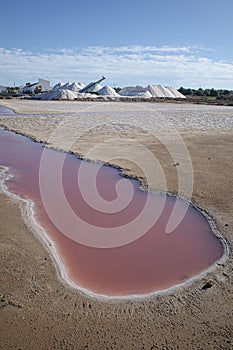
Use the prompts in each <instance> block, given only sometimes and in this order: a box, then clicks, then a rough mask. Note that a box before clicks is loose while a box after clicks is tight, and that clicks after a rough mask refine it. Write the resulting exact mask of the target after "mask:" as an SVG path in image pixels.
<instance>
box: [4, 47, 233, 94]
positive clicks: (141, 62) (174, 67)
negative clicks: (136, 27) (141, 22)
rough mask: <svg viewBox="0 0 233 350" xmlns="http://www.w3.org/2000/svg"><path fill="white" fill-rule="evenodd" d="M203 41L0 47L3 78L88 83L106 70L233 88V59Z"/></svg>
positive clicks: (136, 78) (131, 81)
mask: <svg viewBox="0 0 233 350" xmlns="http://www.w3.org/2000/svg"><path fill="white" fill-rule="evenodd" d="M206 52H208V56H209V55H210V54H211V50H210V49H207V48H203V47H199V46H187V47H185V46H182V47H176V46H162V47H156V46H138V45H132V46H122V47H104V46H92V47H87V48H84V49H77V48H74V49H60V50H57V51H55V50H46V51H44V52H31V51H24V50H22V49H16V48H12V49H5V48H0V84H1V85H11V84H13V82H16V84H18V85H19V84H25V83H26V82H27V81H30V82H34V81H36V80H37V79H38V77H41V78H47V79H49V80H50V81H51V83H52V84H54V83H56V82H58V81H64V82H66V81H83V82H84V83H87V82H89V81H93V80H95V79H97V78H99V77H100V76H101V75H106V77H107V83H108V84H109V85H113V84H116V85H119V86H126V85H136V84H141V85H147V84H149V83H155V84H156V83H158V84H163V85H172V86H174V87H179V86H181V85H182V86H186V87H200V86H202V87H216V88H229V89H233V63H231V62H223V61H216V60H214V59H211V58H208V57H206V56H205V53H206Z"/></svg>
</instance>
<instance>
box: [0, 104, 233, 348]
mask: <svg viewBox="0 0 233 350" xmlns="http://www.w3.org/2000/svg"><path fill="white" fill-rule="evenodd" d="M1 104H2V105H4V106H6V107H11V108H13V109H14V110H15V111H16V112H18V113H24V115H21V116H17V115H15V116H10V117H4V116H2V117H1V120H0V124H2V125H4V126H5V127H7V128H8V129H10V130H14V131H17V132H20V133H23V134H26V135H30V136H31V137H32V138H34V139H36V140H38V141H39V140H43V141H48V142H49V145H50V146H52V147H56V148H60V149H65V150H67V149H70V146H71V150H72V151H73V152H75V153H78V154H81V155H84V156H86V157H88V158H91V159H95V160H97V159H98V160H106V161H107V162H109V163H112V164H116V165H118V166H120V167H122V168H123V169H126V170H124V172H125V173H127V174H130V175H133V176H138V177H140V178H141V179H142V180H145V175H144V174H143V172H142V171H141V170H140V169H139V167H138V165H137V164H135V163H134V164H133V163H132V162H130V161H129V156H128V153H127V150H126V145H125V143H121V142H119V140H117V141H116V140H115V141H114V142H111V143H110V144H108V143H107V152H106V147H104V146H105V145H106V142H107V140H108V139H109V138H114V139H116V138H121V139H124V140H126V143H127V142H128V144H131V140H136V141H137V142H140V144H142V145H144V148H142V149H141V150H137V153H136V156H137V157H136V159H137V160H138V162H139V160H140V159H142V158H145V153H144V152H145V149H148V150H151V151H152V152H153V154H154V155H155V157H156V158H157V159H158V160H159V162H160V164H161V165H162V168H163V172H164V174H165V178H166V181H167V184H166V189H167V190H168V191H170V192H174V193H177V192H178V185H179V183H180V178H179V177H180V176H181V175H182V178H183V179H185V180H184V188H183V189H181V190H180V191H179V192H180V193H181V194H182V195H184V196H187V195H188V193H187V192H188V179H189V178H190V176H191V175H192V174H191V172H193V180H194V185H193V193H192V200H193V202H194V203H195V204H197V205H198V206H200V207H201V208H203V209H205V210H206V211H207V212H208V213H209V214H210V216H211V217H212V218H213V220H214V222H215V224H216V226H217V228H218V230H219V231H220V232H221V234H222V235H223V236H224V238H225V239H226V241H227V242H228V246H229V248H230V254H229V256H228V258H227V260H226V261H225V262H224V264H219V265H216V267H215V268H214V269H213V270H212V271H211V272H209V273H208V274H206V275H204V276H203V277H201V278H198V279H196V280H195V281H193V282H192V283H191V284H188V285H186V286H184V287H182V288H180V289H177V290H174V291H172V292H170V293H166V294H159V295H154V296H152V297H148V298H145V299H135V300H108V301H107V300H105V301H103V300H98V299H95V298H91V297H89V296H87V295H84V294H82V293H81V292H79V291H77V290H73V289H71V288H69V287H68V286H67V285H65V284H64V283H63V282H62V281H61V280H60V277H59V271H57V268H56V266H55V264H54V262H53V261H52V258H51V257H50V254H49V252H48V251H47V250H46V249H45V248H44V246H43V245H42V244H41V242H40V241H39V240H38V238H37V237H36V236H35V235H34V234H33V232H32V231H31V229H30V227H28V226H27V225H26V223H25V222H24V220H23V219H22V215H21V208H20V203H18V202H16V201H14V200H12V199H11V198H9V197H7V196H6V195H5V194H3V193H0V222H1V226H0V237H1V240H0V245H1V261H0V266H1V276H0V279H1V290H0V293H1V303H0V322H1V342H0V348H1V349H32V348H34V349H98V350H100V349H129V350H131V349H150V350H152V349H232V348H233V340H232V339H233V337H232V331H231V324H232V267H233V260H232V234H233V229H232V228H233V215H232V212H233V210H232V209H233V206H232V198H233V177H232V173H233V157H232V154H233V152H232V151H233V108H230V107H228V108H225V107H215V106H201V105H188V104H182V105H179V104H166V103H161V104H151V103H123V102H119V103H105V102H84V103H82V102H60V101H56V102H51V101H43V102H42V101H3V102H1ZM41 113H43V116H40V115H39V114H41ZM103 123H105V125H103ZM112 123H113V124H112ZM123 124H124V125H123ZM126 124H127V125H126ZM93 127H94V129H92V130H90V128H93ZM176 130H178V131H179V135H181V136H182V138H183V140H184V141H185V145H186V147H187V150H188V154H190V156H191V160H192V167H193V169H192V171H191V170H190V169H189V168H187V163H186V159H184V155H183V153H182V150H181V149H179V148H177V143H179V140H178V139H177V134H176ZM54 131H55V132H54ZM159 137H160V138H161V137H162V142H161V139H160V141H159ZM96 145H98V146H100V147H95V146H96ZM167 146H169V147H171V149H172V150H173V151H172V154H169V152H168V150H167V149H166V147H167ZM134 147H135V146H134V144H133V146H132V148H129V149H130V152H131V153H133V150H134ZM91 149H94V152H92V153H91V154H87V153H86V152H87V151H89V150H91ZM135 150H136V148H135ZM113 154H118V155H119V157H120V156H121V158H118V159H112V160H111V155H113ZM125 155H127V156H125ZM124 158H126V159H124ZM134 160H135V159H134ZM175 163H177V164H178V165H177V166H174V164H175ZM150 168H151V167H150V164H146V163H145V164H144V168H143V170H144V172H146V173H147V174H149V175H151V174H150ZM179 171H180V173H179ZM152 175H153V174H152ZM150 187H152V188H155V189H158V190H161V189H163V188H162V187H161V188H160V182H158V181H157V180H156V179H155V180H154V183H153V181H152V183H150ZM206 282H210V285H211V287H210V288H208V289H202V288H203V286H204V285H205V284H206Z"/></svg>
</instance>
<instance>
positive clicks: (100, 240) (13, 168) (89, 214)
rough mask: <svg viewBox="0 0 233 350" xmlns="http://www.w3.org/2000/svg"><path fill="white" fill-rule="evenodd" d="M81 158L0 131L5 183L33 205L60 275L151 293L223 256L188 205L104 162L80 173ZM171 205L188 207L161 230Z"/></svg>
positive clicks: (87, 284) (101, 290)
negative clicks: (176, 221) (172, 224)
mask: <svg viewBox="0 0 233 350" xmlns="http://www.w3.org/2000/svg"><path fill="white" fill-rule="evenodd" d="M43 152H44V153H43ZM42 154H43V157H44V156H45V155H46V158H45V159H44V163H43V166H41V164H40V162H41V157H42ZM63 160H64V164H63V167H62V171H60V170H61V169H60V165H61V164H62V163H63ZM83 164H84V161H81V160H79V159H77V158H76V157H75V156H74V155H70V154H65V153H62V152H58V151H54V150H49V149H45V148H44V147H43V145H41V144H38V143H35V142H32V141H30V140H29V139H28V138H26V137H23V136H20V135H16V134H14V133H11V132H8V131H4V130H3V129H0V166H4V167H7V168H8V171H7V172H9V173H10V174H11V175H12V177H10V178H8V179H7V180H6V181H5V185H6V186H7V188H8V190H9V191H10V192H11V193H14V194H16V195H18V196H20V197H23V198H24V199H27V200H29V201H31V202H33V203H34V206H33V209H34V216H33V217H34V219H35V220H36V222H37V223H38V224H39V226H40V227H42V228H43V230H44V235H45V237H46V239H47V241H48V242H50V243H49V244H48V246H50V247H51V249H52V248H53V249H54V251H55V252H56V255H57V257H58V259H57V261H58V262H59V265H60V268H61V270H62V271H63V276H64V277H65V278H66V279H67V281H69V282H70V283H72V284H73V285H76V287H77V288H80V289H84V290H86V291H89V292H90V293H94V294H97V295H105V296H129V295H144V294H149V293H153V292H156V291H162V290H165V289H168V288H171V287H173V286H176V285H179V284H181V283H184V282H186V281H188V280H190V279H191V278H193V277H194V276H196V275H198V274H200V273H201V272H203V271H205V270H206V269H208V268H209V267H210V266H211V265H212V264H214V263H215V262H216V261H218V260H219V259H220V258H221V257H222V256H223V254H224V246H223V243H222V239H221V238H219V237H217V236H216V235H215V234H214V233H213V232H212V229H211V225H210V223H209V220H207V218H206V216H204V215H202V213H201V212H200V211H199V210H197V209H195V208H194V207H193V206H191V205H189V204H188V203H186V202H184V201H183V200H181V199H178V198H176V197H175V196H174V197H173V196H168V195H165V194H156V193H148V192H146V191H143V190H141V189H140V183H139V182H138V181H136V180H129V179H124V181H123V182H121V181H120V180H122V179H123V178H122V176H120V173H119V171H118V170H116V169H114V168H111V167H108V166H100V165H99V164H95V163H89V162H85V167H84V168H82V169H81V170H82V178H80V177H79V173H80V167H81V166H82V165H83ZM59 172H60V173H59ZM95 173H96V174H97V176H96V180H95V188H94V187H93V189H92V188H91V187H92V185H93V174H95ZM56 179H58V182H57V180H56ZM83 179H85V181H83ZM80 181H81V184H82V185H81V187H80ZM59 182H60V184H62V186H61V188H62V193H60V192H61V191H60V188H59ZM120 183H121V185H120V186H119V184H120ZM85 186H86V187H85ZM95 190H96V191H95ZM85 191H86V194H85V193H84V192H85ZM92 194H93V198H91V197H92ZM98 196H99V197H98ZM128 197H129V198H130V200H129V198H128ZM98 199H99V200H98ZM118 199H120V200H121V201H122V203H120V205H119V206H118ZM148 201H149V205H148ZM161 203H162V205H161ZM175 205H176V210H178V211H177V212H179V210H180V211H181V212H182V211H184V210H186V212H185V215H184V217H183V219H182V220H181V221H180V222H179V224H178V225H177V226H176V227H175V228H174V230H172V232H170V233H167V224H168V221H169V218H170V217H171V215H172V212H173V209H174V206H175ZM146 207H147V210H145V208H146ZM143 211H145V213H144V212H143ZM142 213H143V214H142ZM153 215H154V216H153ZM132 222H133V224H132ZM105 243H106V244H105Z"/></svg>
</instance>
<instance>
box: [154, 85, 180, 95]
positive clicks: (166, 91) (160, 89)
mask: <svg viewBox="0 0 233 350" xmlns="http://www.w3.org/2000/svg"><path fill="white" fill-rule="evenodd" d="M147 88H148V90H149V91H150V93H151V95H152V96H153V97H169V98H186V97H185V96H184V95H182V94H181V93H180V92H179V91H177V90H176V89H175V88H172V87H169V86H161V85H148V87H147Z"/></svg>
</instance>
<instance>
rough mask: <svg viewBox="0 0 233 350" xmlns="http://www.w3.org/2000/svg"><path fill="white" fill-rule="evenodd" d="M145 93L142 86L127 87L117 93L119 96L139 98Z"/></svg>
mask: <svg viewBox="0 0 233 350" xmlns="http://www.w3.org/2000/svg"><path fill="white" fill-rule="evenodd" d="M146 91H147V89H146V88H144V87H142V86H127V87H124V88H123V89H121V90H120V91H119V95H121V96H131V97H132V96H139V95H140V94H141V93H145V92H146Z"/></svg>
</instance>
